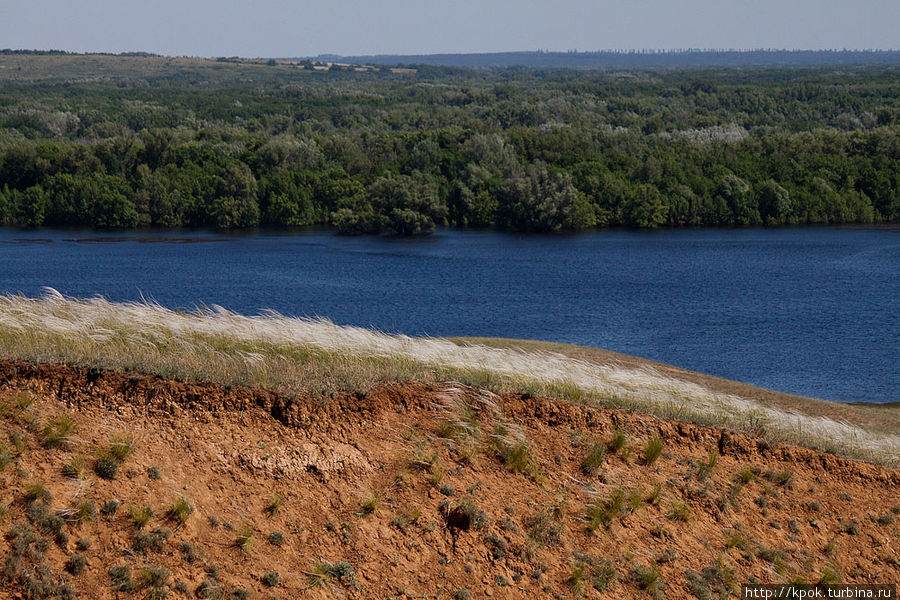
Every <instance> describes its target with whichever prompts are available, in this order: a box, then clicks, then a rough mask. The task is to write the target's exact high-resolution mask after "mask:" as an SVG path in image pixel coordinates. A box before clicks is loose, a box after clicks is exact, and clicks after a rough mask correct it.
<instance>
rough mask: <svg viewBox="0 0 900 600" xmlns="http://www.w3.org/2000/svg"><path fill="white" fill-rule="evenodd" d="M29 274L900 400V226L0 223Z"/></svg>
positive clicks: (76, 285)
mask: <svg viewBox="0 0 900 600" xmlns="http://www.w3.org/2000/svg"><path fill="white" fill-rule="evenodd" d="M43 286H50V287H53V288H56V289H57V290H59V291H60V292H62V293H64V294H67V295H73V296H91V295H94V294H101V295H103V296H106V297H108V298H110V299H112V300H135V299H139V298H141V296H142V295H143V296H144V297H147V298H152V299H154V300H156V301H158V302H160V303H162V304H164V305H166V306H171V307H176V308H190V307H194V306H196V305H198V304H218V305H221V306H224V307H226V308H228V309H231V310H235V311H238V312H242V313H248V314H253V313H256V312H258V311H260V310H262V309H267V308H272V309H275V310H277V311H280V312H283V313H285V314H288V315H303V316H323V317H327V318H329V319H331V320H333V321H334V322H336V323H340V324H353V325H360V326H366V327H375V328H378V329H381V330H384V331H389V332H402V333H407V334H411V335H422V334H425V335H434V336H498V337H514V338H529V339H539V340H552V341H558V342H570V343H576V344H584V345H588V346H596V347H601V348H608V349H610V350H616V351H619V352H624V353H627V354H633V355H636V356H642V357H646V358H651V359H654V360H659V361H663V362H667V363H671V364H674V365H678V366H680V367H684V368H687V369H692V370H697V371H702V372H705V373H710V374H713V375H718V376H721V377H727V378H729V379H736V380H739V381H745V382H748V383H753V384H756V385H761V386H764V387H769V388H773V389H776V390H780V391H785V392H792V393H797V394H803V395H808V396H815V397H820V398H827V399H831V400H840V401H870V402H889V401H897V400H900V395H898V392H897V390H898V389H900V367H898V364H900V232H897V231H890V230H874V231H873V230H859V229H844V228H791V229H745V230H685V231H656V232H647V233H642V232H598V233H587V234H580V235H572V236H562V237H561V236H517V235H512V234H504V233H494V232H459V231H441V232H439V233H438V234H437V235H435V236H432V237H429V238H420V239H414V240H398V239H385V238H375V237H359V238H346V237H338V236H335V235H333V234H332V233H331V232H327V231H312V232H303V233H277V232H269V233H261V234H253V235H223V234H218V233H214V232H189V233H179V232H172V231H166V232H141V233H140V234H137V235H136V234H134V233H133V232H128V233H99V234H98V233H97V232H90V231H72V230H66V231H61V230H47V229H42V230H37V231H33V232H31V231H22V230H11V229H0V292H22V293H25V294H28V295H37V294H40V293H41V291H42V287H43Z"/></svg>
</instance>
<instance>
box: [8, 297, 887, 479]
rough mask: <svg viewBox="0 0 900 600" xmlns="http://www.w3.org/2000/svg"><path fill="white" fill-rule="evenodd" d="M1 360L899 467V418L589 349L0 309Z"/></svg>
mask: <svg viewBox="0 0 900 600" xmlns="http://www.w3.org/2000/svg"><path fill="white" fill-rule="evenodd" d="M0 356H2V357H4V358H7V359H22V360H29V361H37V362H63V363H68V364H73V365H79V366H88V367H94V368H103V369H113V370H134V371H140V372H146V373H152V374H158V375H162V376H165V377H177V378H184V379H188V380H194V381H209V382H213V383H217V384H222V385H228V386H251V387H262V388H265V389H269V390H272V391H276V392H279V393H283V394H300V393H303V394H315V395H325V396H327V395H334V394H337V393H341V392H346V391H351V392H358V393H360V394H364V393H365V392H366V391H367V390H369V389H372V388H373V387H374V386H377V385H379V384H382V383H386V382H391V381H424V382H447V381H456V382H462V383H465V384H468V385H472V386H474V387H479V388H486V389H489V390H492V391H496V392H515V393H520V394H525V395H533V396H547V397H550V398H556V399H560V400H565V401H569V402H574V403H583V404H589V405H597V406H605V407H618V408H628V409H634V410H637V411H641V412H645V413H648V414H651V415H655V416H658V417H663V418H670V419H676V420H680V421H687V422H694V423H701V424H711V425H717V426H722V427H728V428H733V429H736V430H742V431H748V432H751V433H755V434H758V435H760V436H761V437H763V438H764V439H766V440H767V441H769V442H772V443H778V442H782V441H790V442H792V443H799V444H802V445H805V446H808V447H811V448H816V449H822V450H826V451H829V452H833V453H835V454H838V455H841V456H847V457H853V458H862V459H867V460H873V461H876V462H879V463H882V464H885V465H890V466H893V465H896V464H898V462H900V416H898V414H900V411H898V409H897V408H896V407H885V408H878V407H859V406H847V405H840V404H835V403H831V402H825V401H819V400H813V399H808V398H798V397H796V396H788V395H785V394H778V393H775V392H771V391H767V390H761V389H759V388H754V387H752V386H744V385H742V384H738V383H735V382H729V381H726V380H722V379H718V378H712V377H708V376H704V375H700V374H696V373H690V372H687V371H682V370H680V369H674V368H672V367H668V366H666V365H660V364H657V363H652V362H650V361H644V360H640V359H636V358H633V357H626V356H623V355H617V354H614V353H609V352H605V351H601V350H596V349H589V348H581V347H575V346H566V345H558V344H544V343H538V342H525V341H515V340H484V339H478V340H467V339H458V340H446V339H426V338H410V337H405V336H393V335H386V334H382V333H379V332H375V331H370V330H365V329H359V328H353V327H340V326H337V325H335V324H333V323H330V322H328V321H324V320H306V319H295V318H287V317H284V316H281V315H278V314H275V313H269V314H264V315H260V316H252V317H248V316H241V315H237V314H234V313H231V312H228V311H225V310H223V309H220V308H210V309H207V310H204V311H199V312H195V313H185V312H176V311H172V310H169V309H166V308H164V307H162V306H158V305H155V304H151V303H113V302H109V301H107V300H104V299H101V298H93V299H90V300H79V299H73V298H66V297H63V296H61V295H59V294H58V293H55V292H52V291H51V292H48V293H47V294H46V295H45V296H44V297H42V298H27V297H22V296H3V297H0Z"/></svg>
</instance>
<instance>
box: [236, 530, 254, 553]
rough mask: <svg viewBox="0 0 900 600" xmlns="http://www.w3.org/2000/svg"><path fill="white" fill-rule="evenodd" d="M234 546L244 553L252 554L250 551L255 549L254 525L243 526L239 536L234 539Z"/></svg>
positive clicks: (238, 533)
mask: <svg viewBox="0 0 900 600" xmlns="http://www.w3.org/2000/svg"><path fill="white" fill-rule="evenodd" d="M234 545H235V546H237V547H238V548H240V549H241V550H243V551H244V552H247V553H249V552H250V549H251V548H252V547H253V525H252V524H250V523H244V524H243V525H241V528H240V529H239V530H238V532H237V535H236V536H235V538H234Z"/></svg>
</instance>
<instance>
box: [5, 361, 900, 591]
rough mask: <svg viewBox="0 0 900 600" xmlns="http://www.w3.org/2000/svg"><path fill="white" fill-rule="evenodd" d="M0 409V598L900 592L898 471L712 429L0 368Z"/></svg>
mask: <svg viewBox="0 0 900 600" xmlns="http://www.w3.org/2000/svg"><path fill="white" fill-rule="evenodd" d="M0 405H2V407H3V408H2V409H0V415H2V418H0V427H2V432H0V448H2V449H0V465H2V466H3V468H2V470H0V510H2V511H3V512H2V514H3V516H2V521H3V523H2V527H3V531H4V533H5V534H6V537H5V538H4V542H3V543H2V545H0V557H2V559H3V561H4V571H3V574H2V578H0V597H9V598H15V597H20V596H25V597H28V596H27V595H28V594H31V597H35V598H37V597H42V596H41V595H39V594H46V595H45V596H43V597H65V595H66V594H69V593H70V592H71V593H73V594H74V597H77V598H125V597H131V596H134V597H165V593H166V592H168V597H169V598H179V597H205V598H229V597H235V598H238V597H247V598H270V597H277V598H297V597H310V598H316V597H323V598H324V597H333V596H335V595H340V594H346V595H347V596H349V597H355V598H390V597H395V598H402V597H418V598H421V597H423V596H425V597H428V598H436V597H443V598H453V597H459V598H462V597H467V596H465V593H464V592H463V590H465V591H467V592H468V593H469V594H470V596H471V597H472V598H480V597H490V596H493V597H499V598H518V597H526V596H531V597H567V598H575V597H584V596H586V597H608V598H621V597H650V596H660V595H664V596H665V597H668V598H683V597H700V598H708V597H712V595H718V594H721V593H723V592H726V591H728V590H730V591H733V592H736V591H737V589H738V586H739V585H740V583H742V582H748V581H753V580H756V581H760V582H765V583H775V582H795V581H806V582H811V583H815V582H818V581H820V580H823V579H824V580H825V581H844V582H859V583H893V582H896V581H898V580H900V533H898V523H900V521H898V519H900V514H898V513H900V493H898V489H900V488H898V485H900V473H898V472H897V471H892V470H887V469H884V468H882V467H879V466H876V465H872V464H868V463H862V462H855V461H850V460H845V459H840V458H837V457H834V456H832V455H829V454H825V453H821V452H816V451H812V450H808V449H804V448H799V447H789V446H779V447H769V446H767V445H766V444H765V443H762V442H761V441H760V440H758V439H757V438H754V437H752V436H749V435H746V434H742V433H735V432H729V431H723V430H719V429H716V428H712V427H700V426H695V425H691V424H686V423H677V422H669V421H663V420H659V419H656V418H653V417H648V416H645V415H641V414H636V413H629V412H625V411H619V410H607V409H600V408H591V407H584V406H575V405H571V404H564V403H558V402H553V401H549V400H546V399H541V398H525V397H519V396H506V397H497V396H490V395H487V394H484V393H481V392H478V391H477V390H469V389H465V388H451V387H450V386H438V385H425V384H418V383H394V384H389V385H385V386H382V387H379V388H377V389H373V390H371V391H369V392H368V393H367V394H365V395H352V396H338V397H334V398H305V397H300V398H286V397H283V396H279V395H277V394H274V393H271V392H267V391H262V390H253V389H237V388H234V389H225V388H222V387H219V386H215V385H211V384H201V383H188V382H182V381H173V380H165V379H161V378H159V377H156V376H148V375H142V374H136V373H116V372H105V371H98V370H89V369H81V368H75V367H70V366H65V365H44V364H41V365H35V364H29V363H13V362H5V363H2V364H0ZM68 417H70V418H71V421H70V420H69V419H68ZM657 438H658V440H659V441H661V442H662V448H661V451H660V453H659V456H658V457H657V458H654V457H653V454H654V452H652V447H653V445H654V444H655V443H656V440H657ZM126 446H127V448H125V449H124V451H120V450H122V448H123V447H126ZM601 449H602V450H603V455H602V457H601V456H600V454H601ZM119 455H121V456H119ZM589 457H590V458H589ZM104 459H108V460H109V461H111V462H107V463H104V462H103V460H104ZM586 459H587V460H586ZM590 459H593V460H590ZM113 463H114V465H115V467H116V468H115V469H112V470H113V471H114V473H113V474H111V473H110V468H109V467H110V464H113ZM104 466H105V467H106V468H104ZM182 499H183V500H184V501H185V502H186V504H187V505H188V506H189V509H190V510H186V509H184V504H180V506H181V510H176V508H177V506H178V505H179V503H180V501H182ZM114 500H115V501H117V502H118V504H117V509H116V510H115V512H112V507H113V505H114V503H113V501H114ZM147 507H149V508H150V510H149V511H146V510H144V509H146V508H147ZM4 508H5V510H4ZM55 517H58V518H55ZM143 521H145V522H143ZM44 540H46V541H44ZM73 556H78V557H81V558H73ZM82 561H83V562H82ZM344 563H346V564H344ZM78 565H81V566H78ZM117 567H119V568H118V569H117ZM111 569H112V572H111ZM125 575H127V576H128V578H129V581H130V586H129V585H126V583H127V582H125V579H123V577H124V576H125ZM123 582H125V583H123ZM66 586H70V587H66ZM116 588H118V590H117V589H116ZM241 590H244V591H241ZM247 594H249V595H247Z"/></svg>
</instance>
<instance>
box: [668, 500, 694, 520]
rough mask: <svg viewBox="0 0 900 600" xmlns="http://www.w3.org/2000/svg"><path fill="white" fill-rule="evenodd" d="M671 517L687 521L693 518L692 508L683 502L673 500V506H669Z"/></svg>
mask: <svg viewBox="0 0 900 600" xmlns="http://www.w3.org/2000/svg"><path fill="white" fill-rule="evenodd" d="M669 518H670V519H672V520H673V521H681V522H683V523H687V522H688V521H690V520H691V509H690V507H689V506H688V505H687V504H684V503H683V502H672V506H670V507H669Z"/></svg>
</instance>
